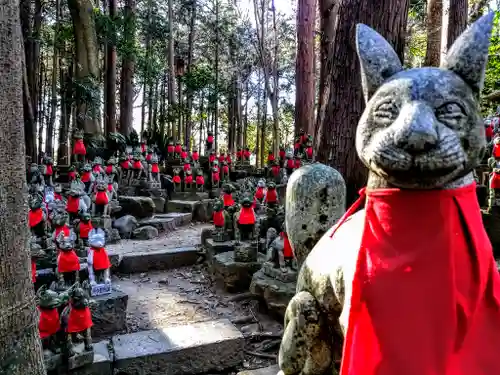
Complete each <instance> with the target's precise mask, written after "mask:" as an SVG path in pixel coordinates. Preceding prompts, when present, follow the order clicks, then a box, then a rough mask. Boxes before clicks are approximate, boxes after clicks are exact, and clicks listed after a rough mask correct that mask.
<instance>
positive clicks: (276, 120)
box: [262, 0, 314, 163]
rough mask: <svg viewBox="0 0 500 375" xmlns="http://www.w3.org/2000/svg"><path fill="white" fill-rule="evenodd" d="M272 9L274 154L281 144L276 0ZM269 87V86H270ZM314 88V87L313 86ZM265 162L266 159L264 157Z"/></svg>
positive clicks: (270, 94) (271, 97)
mask: <svg viewBox="0 0 500 375" xmlns="http://www.w3.org/2000/svg"><path fill="white" fill-rule="evenodd" d="M271 10H272V15H273V34H274V59H273V91H272V93H269V97H270V99H271V108H272V110H273V144H272V151H273V153H274V155H277V154H278V149H279V144H280V133H279V112H278V111H279V108H278V100H279V87H280V83H279V76H278V56H279V53H278V51H279V43H278V28H277V27H276V6H275V4H274V0H271ZM268 89H269V88H268ZM313 89H314V88H313ZM262 160H263V161H262V163H264V160H265V159H262Z"/></svg>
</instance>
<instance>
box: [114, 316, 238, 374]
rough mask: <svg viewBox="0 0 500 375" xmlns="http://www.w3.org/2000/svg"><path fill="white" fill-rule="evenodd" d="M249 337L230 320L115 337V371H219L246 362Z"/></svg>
mask: <svg viewBox="0 0 500 375" xmlns="http://www.w3.org/2000/svg"><path fill="white" fill-rule="evenodd" d="M244 344H245V340H244V338H243V336H242V334H241V333H240V332H239V331H238V329H236V327H234V326H233V325H232V324H231V323H230V322H229V321H228V320H226V319H223V320H216V321H211V322H202V323H194V324H189V325H185V326H176V327H167V328H162V329H155V330H151V331H143V332H136V333H131V334H127V335H119V336H115V337H113V346H114V353H115V363H114V367H115V372H116V373H119V374H127V375H146V374H147V375H164V374H168V375H184V374H186V375H187V374H202V373H207V372H218V371H223V370H227V369H231V368H234V367H236V366H238V365H240V364H241V363H242V362H243V356H242V355H243V347H244Z"/></svg>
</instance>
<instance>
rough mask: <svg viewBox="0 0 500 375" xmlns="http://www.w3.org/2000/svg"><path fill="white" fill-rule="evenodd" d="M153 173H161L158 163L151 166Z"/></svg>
mask: <svg viewBox="0 0 500 375" xmlns="http://www.w3.org/2000/svg"><path fill="white" fill-rule="evenodd" d="M151 172H152V173H160V167H158V163H154V164H152V165H151Z"/></svg>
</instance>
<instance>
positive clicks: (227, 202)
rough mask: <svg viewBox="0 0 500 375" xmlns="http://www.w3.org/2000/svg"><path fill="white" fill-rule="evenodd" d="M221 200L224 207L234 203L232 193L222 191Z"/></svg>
mask: <svg viewBox="0 0 500 375" xmlns="http://www.w3.org/2000/svg"><path fill="white" fill-rule="evenodd" d="M222 200H223V201H224V207H229V206H232V205H233V204H234V199H233V194H227V193H224V195H223V196H222Z"/></svg>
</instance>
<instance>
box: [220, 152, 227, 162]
mask: <svg viewBox="0 0 500 375" xmlns="http://www.w3.org/2000/svg"><path fill="white" fill-rule="evenodd" d="M224 159H226V157H225V156H224V154H221V155H219V163H220V164H222V163H223V162H224Z"/></svg>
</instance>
